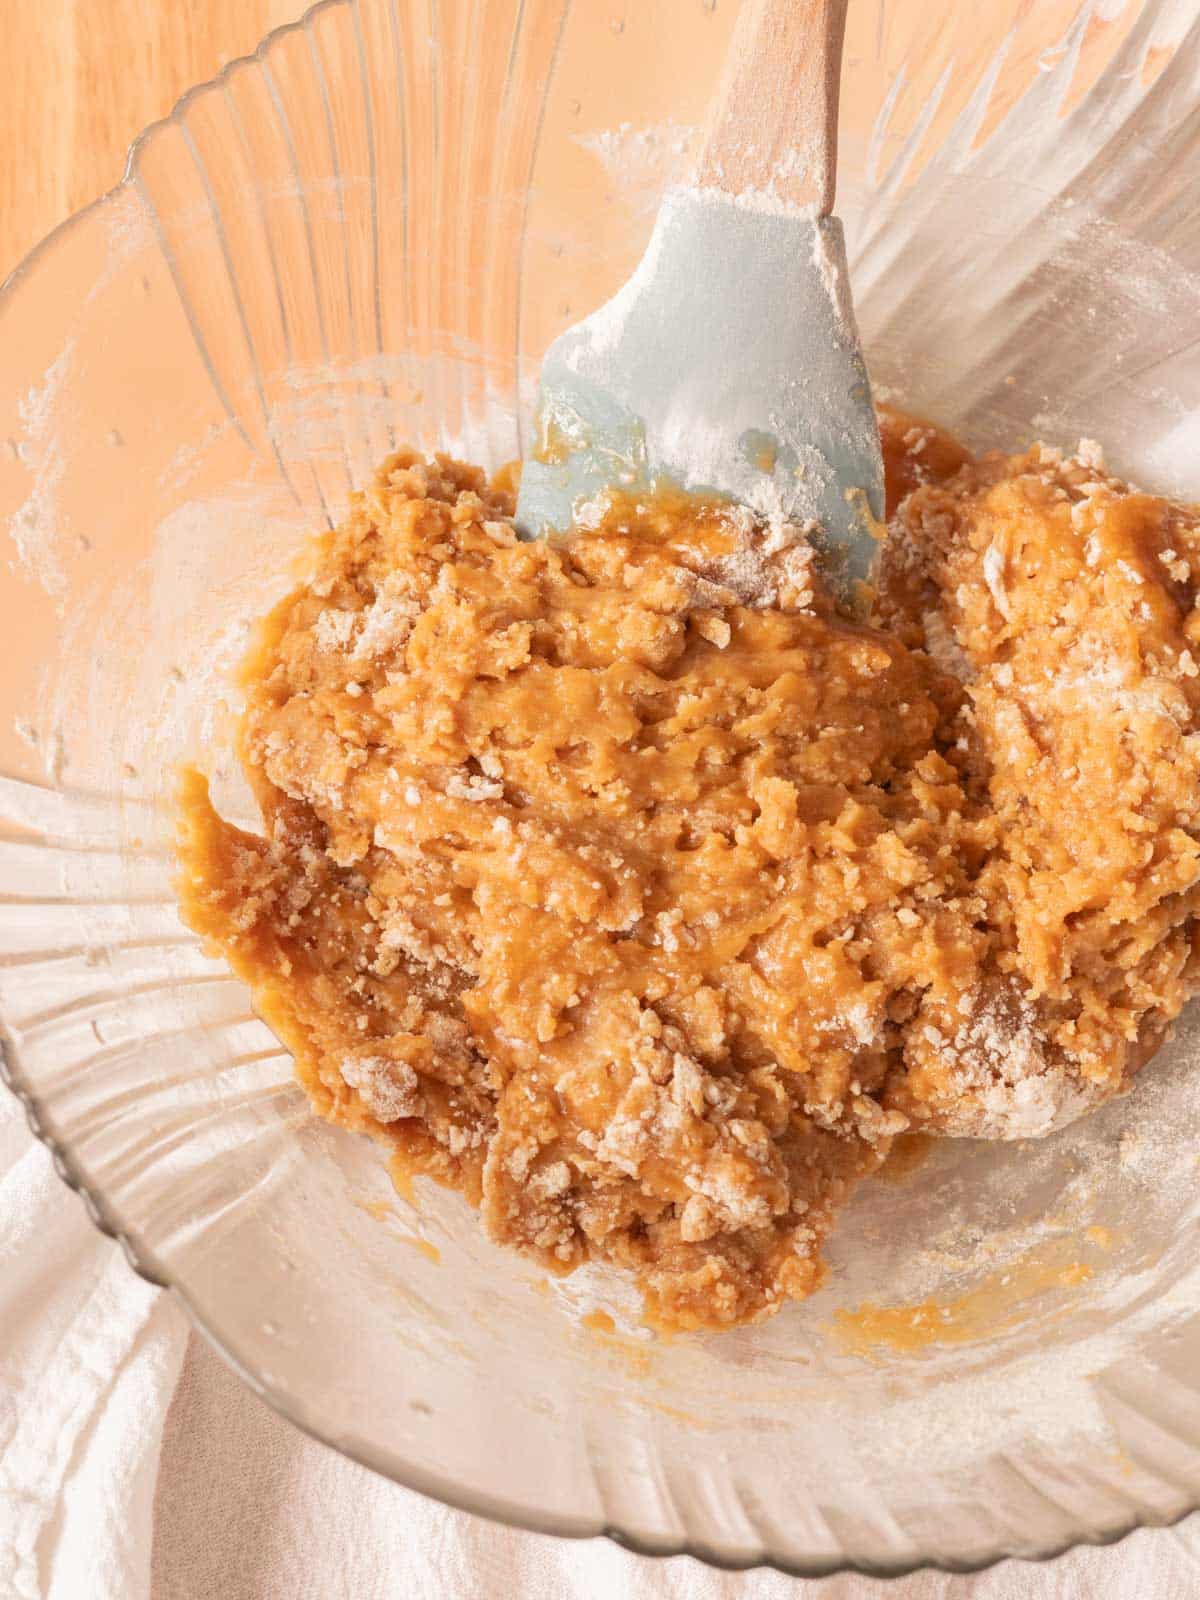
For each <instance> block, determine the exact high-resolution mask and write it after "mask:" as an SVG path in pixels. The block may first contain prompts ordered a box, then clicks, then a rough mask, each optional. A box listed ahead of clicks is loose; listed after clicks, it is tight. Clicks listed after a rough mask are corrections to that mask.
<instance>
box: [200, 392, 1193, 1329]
mask: <svg viewBox="0 0 1200 1600" xmlns="http://www.w3.org/2000/svg"><path fill="white" fill-rule="evenodd" d="M884 435H885V446H886V456H887V462H888V482H889V500H890V502H891V504H890V512H891V520H890V524H889V531H888V537H887V542H886V546H885V551H884V560H883V565H882V576H881V587H880V592H879V595H878V597H877V601H876V605H875V610H874V613H873V615H872V617H871V620H870V622H869V623H868V624H856V623H852V622H849V621H847V620H844V619H843V618H841V617H840V616H838V615H837V614H836V613H835V611H834V610H833V607H832V605H831V603H830V601H829V599H828V597H827V596H826V594H825V593H824V591H823V589H822V586H821V583H820V578H819V574H818V572H817V570H816V568H815V566H814V563H813V558H812V551H811V549H810V547H809V545H808V543H807V541H806V539H805V537H804V534H803V532H802V531H801V530H800V529H798V528H796V527H793V526H789V525H786V524H784V525H776V526H771V525H765V524H762V523H759V522H756V521H755V519H754V518H753V517H751V516H750V515H749V514H748V513H746V512H745V511H742V510H739V509H737V508H735V507H731V506H729V505H724V504H719V503H704V502H698V501H695V500H689V499H687V498H685V497H683V496H680V495H672V494H671V493H668V492H664V493H661V494H658V495H656V496H654V497H652V498H649V499H646V500H635V499H631V498H629V497H621V496H615V497H613V498H612V499H611V500H610V501H609V502H607V503H606V504H605V505H603V506H600V507H596V508H593V515H592V516H591V517H590V519H589V520H588V522H587V525H586V526H581V527H580V528H579V529H578V530H577V531H576V533H575V534H574V535H573V536H572V537H571V538H569V539H566V540H563V541H561V542H555V543H552V544H529V543H523V542H521V541H519V540H518V539H517V538H516V536H515V534H514V531H513V526H512V522H511V515H512V497H511V494H510V493H509V492H508V491H507V490H506V489H504V488H501V487H499V486H496V485H493V486H489V485H488V483H487V482H486V480H485V478H484V476H483V474H482V473H481V472H479V471H477V470H475V469H473V468H470V467H466V466H463V465H461V464H459V463H456V462H453V461H451V460H449V459H447V458H445V457H437V458H436V459H434V460H423V459H421V458H419V457H417V456H415V455H413V454H411V453H401V454H399V455H396V456H393V457H392V458H391V459H390V460H389V461H387V462H386V463H385V464H384V466H383V467H382V468H381V470H380V472H379V473H378V475H377V476H376V478H375V481H374V482H373V484H372V485H371V487H370V488H369V489H368V491H367V492H366V493H365V494H363V495H361V496H359V497H358V498H357V499H356V501H355V503H354V505H353V508H352V510H351V512H350V515H349V516H348V517H347V519H346V521H345V522H344V523H343V525H342V526H341V527H340V528H338V529H337V530H336V531H334V532H332V533H330V534H329V535H327V536H325V537H324V538H323V539H322V540H320V541H319V543H318V544H317V547H316V550H315V554H314V557H313V560H312V564H311V576H310V577H309V578H308V580H307V582H305V583H304V584H303V585H302V586H301V587H300V588H299V589H297V590H296V591H295V592H294V593H293V594H292V595H290V596H289V597H288V599H287V600H285V601H284V602H283V604H282V605H280V606H279V607H278V608H277V609H276V610H275V611H274V612H273V613H272V615H271V616H270V617H269V618H268V619H267V620H266V622H265V623H264V624H263V626H262V628H261V630H260V635H259V638H258V640H257V643H256V645H255V647H254V649H253V652H252V654H251V656H250V658H249V659H248V660H247V662H246V664H245V668H244V672H243V683H244V687H245V692H246V710H245V714H244V718H243V721H242V727H241V749H240V753H241V757H242V760H243V762H244V765H245V769H246V772H247V774H248V776H249V778H250V781H251V783H252V785H253V788H254V791H255V794H256V796H257V799H258V802H259V805H260V807H261V810H262V816H263V831H262V833H261V835H260V834H250V833H246V832H243V831H240V830H239V829H237V828H234V827H232V826H231V825H229V824H228V823H226V822H224V821H222V819H221V818H220V817H219V816H218V815H217V813H216V812H215V811H214V809H213V808H212V806H211V804H210V802H209V799H208V795H207V789H206V785H205V783H204V780H203V779H202V778H201V777H200V776H199V775H198V774H196V773H191V774H189V775H188V777H187V779H186V782H185V794H184V809H183V821H182V827H181V858H182V863H183V870H182V875H181V893H182V901H183V907H184V914H185V916H186V918H187V920H188V921H189V922H190V924H191V925H192V926H193V927H194V928H195V929H196V930H198V931H199V932H200V933H202V934H203V935H205V937H206V938H207V939H208V940H209V941H210V942H211V944H212V946H213V947H215V948H216V949H218V950H220V951H222V952H224V954H225V955H226V956H227V957H228V959H229V961H230V963H231V965H232V966H233V967H234V969H235V970H236V971H237V972H238V973H239V974H240V975H241V976H243V977H244V978H245V979H246V980H247V981H248V982H249V983H250V985H251V987H252V988H253V990H254V993H255V996H256V1002H257V1004H258V1006H259V1009H260V1011H261V1012H262V1014H263V1015H264V1016H265V1017H266V1018H267V1020H268V1021H269V1022H270V1023H271V1024H272V1026H273V1027H274V1028H275V1029H276V1031H277V1032H278V1033H279V1035H280V1037H281V1038H282V1039H283V1040H284V1041H285V1042H286V1043H287V1045H288V1046H289V1048H290V1049H291V1050H292V1052H293V1053H294V1055H295V1059H296V1064H297V1070H298V1073H299V1075H300V1078H301V1080H302V1082H303V1083H304V1084H305V1087H306V1088H307V1090H308V1092H309V1094H310V1096H311V1098H312V1100H313V1103H314V1104H315V1106H316V1108H317V1109H318V1111H320V1112H321V1113H322V1114H323V1115H325V1116H327V1117H330V1118H331V1119H333V1120H335V1121H337V1122H339V1123H342V1124H344V1125H346V1126H348V1127H351V1128H356V1129H361V1130H364V1131H366V1132H369V1133H371V1134H374V1135H375V1136H376V1137H378V1138H380V1139H382V1140H384V1141H386V1142H387V1143H388V1144H389V1145H390V1146H391V1147H392V1148H393V1150H394V1152H395V1154H396V1156H397V1158H398V1161H399V1163H400V1165H401V1167H402V1168H403V1169H405V1170H407V1171H408V1172H411V1173H421V1174H426V1175H428V1176H430V1177H432V1178H435V1179H436V1180H438V1181H439V1182H441V1183H445V1184H449V1185H453V1186H454V1187H456V1188H459V1189H461V1190H462V1191H463V1192H464V1193H465V1194H466V1195H467V1197H468V1198H469V1199H470V1200H471V1201H472V1202H473V1203H475V1204H477V1205H478V1206H479V1207H480V1210H481V1212H482V1216H483V1222H484V1226H485V1227H486V1228H487V1230H488V1232H489V1233H490V1234H491V1236H492V1237H493V1238H495V1239H497V1240H499V1241H501V1242H503V1243H506V1244H510V1245H513V1246H515V1247H516V1248H518V1249H520V1250H522V1251H524V1252H525V1253H526V1254H528V1255H531V1256H533V1257H535V1258H536V1259H538V1260H539V1261H541V1262H543V1263H544V1264H545V1265H546V1267H548V1268H549V1269H550V1270H552V1271H555V1272H567V1271H570V1270H571V1269H572V1268H573V1267H575V1266H576V1265H578V1264H579V1263H580V1262H582V1261H584V1260H585V1259H588V1258H589V1257H591V1258H602V1259H605V1260H608V1261H610V1262H613V1263H615V1264H617V1265H618V1266H619V1267H621V1268H624V1269H625V1270H627V1271H628V1272H629V1273H631V1274H632V1275H633V1276H634V1278H635V1279H636V1281H637V1282H638V1284H639V1285H640V1287H641V1289H642V1292H643V1294H644V1297H645V1302H646V1309H647V1315H648V1317H649V1318H650V1320H651V1321H654V1322H657V1323H658V1324H660V1325H665V1326H670V1327H677V1328H679V1327H682V1328H695V1327H701V1326H704V1327H728V1326H731V1325H734V1324H737V1323H742V1322H747V1321H753V1320H756V1319H758V1318H761V1317H764V1316H767V1315H769V1314H770V1313H772V1312H774V1311H776V1310H777V1309H778V1308H779V1306H780V1305H781V1304H782V1303H783V1302H785V1301H786V1300H788V1299H789V1298H793V1299H795V1298H802V1297H804V1296H805V1295H807V1294H809V1293H811V1292H812V1290H813V1289H814V1288H815V1287H816V1286H817V1285H818V1284H819V1282H820V1279H821V1264H820V1246H821V1241H822V1239H823V1237H824V1235H825V1234H826V1232H827V1231H828V1229H829V1227H830V1224H831V1220H832V1217H833V1215H834V1213H835V1211H836V1210H837V1208H838V1206H839V1205H840V1204H842V1203H843V1201H844V1200H845V1198H846V1197H847V1195H848V1194H849V1192H850V1191H851V1189H852V1187H853V1185H854V1184H855V1183H856V1182H857V1181H858V1180H859V1179H860V1178H862V1177H863V1176H864V1175H866V1174H868V1173H870V1172H872V1171H873V1170H874V1169H875V1168H877V1167H878V1166H879V1164H880V1163H881V1162H882V1161H883V1160H884V1158H885V1157H886V1155H887V1152H888V1149H889V1146H890V1143H891V1141H892V1139H893V1138H894V1137H895V1136H896V1135H897V1134H899V1133H901V1132H902V1131H904V1130H906V1129H909V1128H919V1129H923V1130H924V1131H926V1132H942V1133H950V1134H970V1135H974V1136H982V1137H992V1138H1009V1137H1019V1136H1030V1135H1039V1134H1043V1133H1046V1132H1048V1131H1049V1130H1050V1129H1052V1128H1054V1127H1056V1126H1059V1125H1061V1124H1062V1123H1063V1122H1064V1121H1066V1120H1069V1119H1070V1118H1071V1117H1073V1116H1075V1115H1078V1114H1079V1112H1080V1111H1082V1110H1084V1109H1086V1108H1087V1107H1088V1106H1090V1105H1092V1104H1095V1103H1097V1102H1098V1101H1100V1100H1102V1099H1104V1098H1106V1097H1108V1096H1109V1095H1111V1094H1113V1093H1115V1092H1117V1091H1119V1090H1120V1089H1121V1088H1122V1087H1124V1086H1125V1085H1126V1084H1127V1083H1128V1080H1129V1077H1130V1075H1131V1073H1132V1072H1133V1071H1134V1070H1135V1069H1136V1067H1137V1066H1138V1065H1139V1064H1140V1063H1141V1061H1142V1060H1143V1059H1144V1058H1145V1056H1146V1055H1147V1054H1148V1053H1150V1052H1151V1051H1152V1050H1153V1048H1154V1047H1155V1045H1156V1044H1157V1042H1158V1041H1159V1040H1160V1039H1161V1038H1162V1036H1163V1033H1164V1031H1165V1030H1166V1028H1167V1027H1168V1025H1169V1023H1170V1020H1171V1019H1172V1018H1173V1017H1174V1016H1175V1015H1176V1014H1177V1013H1178V1011H1179V1009H1180V1008H1181V1007H1182V1005H1183V1004H1184V1003H1185V1001H1186V1000H1187V999H1188V997H1189V996H1190V994H1191V993H1192V992H1193V990H1194V989H1195V988H1196V987H1197V959H1196V945H1197V940H1196V932H1195V916H1196V912H1197V908H1198V906H1200V889H1197V880H1198V878H1200V843H1198V820H1200V819H1198V810H1200V789H1198V785H1197V773H1198V764H1197V726H1198V724H1197V712H1198V709H1200V681H1198V676H1197V674H1198V667H1197V661H1196V657H1195V656H1194V655H1193V652H1194V651H1196V652H1197V653H1200V648H1198V642H1197V634H1198V632H1200V620H1198V615H1197V613H1196V611H1195V610H1194V601H1195V596H1196V589H1197V572H1198V563H1200V534H1198V522H1197V516H1196V513H1195V512H1194V511H1193V510H1191V509H1189V508H1185V507H1180V506H1176V505H1171V504H1169V503H1167V502H1165V501H1163V500H1161V499H1157V498H1154V497H1152V496H1149V495H1143V494H1139V493H1136V492H1134V491H1132V490H1131V489H1129V488H1128V487H1127V486H1126V485H1125V484H1123V483H1121V482H1118V481H1117V480H1116V479H1114V478H1112V477H1110V476H1109V475H1108V474H1107V473H1106V472H1105V471H1104V468H1103V465H1102V462H1101V459H1100V456H1099V452H1098V450H1097V449H1096V448H1095V447H1094V446H1092V445H1090V444H1084V445H1082V446H1081V447H1080V449H1079V451H1078V453H1077V454H1076V455H1074V456H1072V457H1064V456H1062V455H1061V454H1059V453H1058V452H1057V451H1054V450H1051V449H1048V448H1046V447H1045V446H1035V447H1034V448H1033V449H1032V450H1030V451H1028V452H1026V453H1024V454H1021V455H1016V456H1002V455H991V456H985V457H983V458H982V459H979V460H975V459H973V458H972V457H970V456H969V455H968V454H967V453H966V452H965V451H964V450H963V449H962V448H961V447H960V446H958V445H957V444H956V443H955V442H954V441H953V440H952V439H950V438H948V437H947V436H946V435H945V434H942V433H940V432H939V431H938V430H936V429H934V428H931V427H928V426H926V425H923V424H920V423H915V422H913V421H911V420H910V419H907V418H903V417H899V416H894V415H891V414H888V415H886V416H885V418H884Z"/></svg>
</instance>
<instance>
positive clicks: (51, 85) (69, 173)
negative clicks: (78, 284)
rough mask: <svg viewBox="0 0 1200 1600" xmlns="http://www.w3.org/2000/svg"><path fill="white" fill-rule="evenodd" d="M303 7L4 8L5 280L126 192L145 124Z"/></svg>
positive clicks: (10, 3)
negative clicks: (73, 223)
mask: <svg viewBox="0 0 1200 1600" xmlns="http://www.w3.org/2000/svg"><path fill="white" fill-rule="evenodd" d="M305 5H306V0H0V38H3V40H4V45H5V49H4V86H3V92H2V93H0V277H3V276H4V275H5V274H6V273H8V272H9V271H10V270H11V268H12V267H14V266H15V265H16V264H17V262H18V261H19V260H20V259H21V257H22V256H23V255H24V254H25V252H26V251H27V250H28V249H30V247H31V246H32V245H35V244H36V243H37V241H38V240H39V239H40V238H41V237H42V236H43V235H44V234H46V233H48V232H49V230H50V229H51V228H53V227H54V226H55V225H56V224H57V223H59V222H61V221H62V220H63V218H64V217H67V216H69V215H70V213H71V212H72V211H75V210H77V209H78V208H79V207H80V206H82V205H86V204H87V202H88V201H89V200H93V199H95V197H96V196H97V195H98V194H102V193H103V192H104V190H105V189H108V188H111V187H112V185H113V184H114V183H116V182H117V180H118V179H119V178H120V176H121V173H122V171H123V170H124V165H125V152H126V150H127V149H128V147H129V144H130V141H131V140H132V139H134V138H135V137H136V135H137V134H138V133H140V132H141V130H142V129H143V128H144V127H145V126H146V124H147V123H149V122H153V121H154V119H155V118H156V117H161V116H163V115H164V113H166V112H167V111H169V110H170V109H171V107H172V105H173V104H174V103H175V101H176V100H177V99H178V98H179V96H180V95H181V94H183V93H184V91H185V90H187V89H189V88H191V86H192V85H193V84H195V83H200V82H202V81H203V80H204V79H205V78H211V77H212V75H213V73H215V72H217V71H219V70H220V68H221V67H222V66H224V65H225V63H226V62H227V61H229V60H231V59H232V58H233V57H234V56H239V55H244V54H245V53H246V52H247V51H249V50H253V49H254V47H255V45H256V44H257V43H258V41H259V40H260V39H261V38H262V36H263V35H264V34H265V33H267V32H269V31H270V29H272V28H274V27H277V26H278V25H279V24H280V23H283V22H290V21H291V20H292V19H293V18H294V17H296V16H298V15H299V14H300V12H301V11H303V10H304V9H305ZM85 19H86V21H85Z"/></svg>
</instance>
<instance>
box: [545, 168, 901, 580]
mask: <svg viewBox="0 0 1200 1600" xmlns="http://www.w3.org/2000/svg"><path fill="white" fill-rule="evenodd" d="M663 480H665V481H667V482H670V483H673V484H676V485H678V486H680V487H682V488H684V489H688V490H692V491H696V492H702V493H714V494H718V495H724V496H728V497H729V498H731V499H733V500H735V501H738V502H740V503H741V504H743V505H746V506H748V507H750V508H751V509H752V510H753V511H756V512H758V513H760V514H761V515H762V516H764V517H766V518H769V519H771V520H775V519H776V518H783V519H786V520H788V521H792V522H799V523H802V524H813V525H814V526H815V529H816V532H815V533H814V535H813V539H814V543H815V544H816V545H817V546H818V548H819V549H820V550H822V552H823V560H824V563H825V567H826V571H827V574H828V577H829V580H830V582H831V583H832V584H833V586H834V589H835V592H837V593H838V594H839V596H840V597H841V598H843V599H850V598H852V597H853V595H854V593H855V585H856V582H858V581H862V580H869V579H870V576H871V573H872V570H873V567H874V563H875V558H876V554H877V551H878V541H877V538H876V536H875V534H874V532H873V531H872V524H873V522H874V523H875V524H877V523H878V521H879V520H880V519H881V518H882V515H883V466H882V461H881V458H880V448H879V431H878V427H877V424H876V420H875V411H874V407H873V406H872V403H871V390H870V384H869V381H868V378H867V370H866V366H865V364H864V362H863V358H862V351H861V349H860V347H859V342H858V332H857V328H856V326H855V322H854V313H853V308H852V305H851V300H850V290H849V280H848V275H847V270H846V254H845V247H844V244H843V239H842V229H841V224H840V223H839V222H838V221H837V219H836V218H834V217H820V218H812V217H807V216H803V215H797V214H795V213H792V214H787V213H785V212H783V211H782V210H768V209H761V210H760V209H754V208H752V207H751V206H749V205H746V204H744V203H742V202H740V201H735V200H732V199H730V198H729V197H727V196H725V195H723V194H721V193H720V192H718V191H709V190H697V189H679V190H676V191H673V192H672V193H671V194H670V195H668V197H667V199H666V201H665V202H664V204H663V207H662V210H661V211H660V212H659V216H658V220H657V223H656V225H655V228H654V232H653V234H652V235H651V239H650V243H649V246H648V247H647V250H646V253H645V255H644V256H643V258H642V260H641V263H640V264H639V266H638V268H637V270H636V271H635V272H634V274H633V276H632V278H630V280H629V282H628V283H626V284H625V286H624V287H623V288H622V289H621V290H620V291H619V292H618V293H617V294H616V295H615V296H614V297H613V299H612V300H610V301H609V302H608V303H607V305H604V306H601V307H600V309H599V310H598V311H596V312H594V313H593V314H592V315H591V316H590V317H588V318H586V319H585V320H584V321H583V322H581V323H579V324H578V325H577V326H575V327H573V328H570V329H569V330H568V331H567V332H566V333H564V334H563V335H562V336H561V337H560V338H559V339H557V340H556V341H555V343H554V344H553V345H551V347H550V349H549V351H548V352H547V354H546V358H545V361H544V363H543V366H542V375H541V390H540V395H539V401H538V416H537V444H536V446H535V449H534V452H533V455H532V457H531V458H529V459H527V460H526V461H525V464H524V467H523V470H522V476H521V491H520V497H519V500H518V505H517V521H518V524H519V526H520V527H521V529H522V531H523V532H524V533H525V534H526V535H527V536H529V537H533V538H536V537H539V536H543V535H545V534H547V533H548V532H550V531H552V530H565V529H567V528H569V527H570V526H571V524H572V522H573V520H574V516H575V509H576V507H577V505H578V504H580V503H581V502H582V501H586V500H589V499H591V498H593V497H594V496H596V495H598V494H600V493H602V492H603V491H604V490H605V489H608V488H610V487H615V488H623V489H630V490H635V491H637V490H647V489H649V488H651V487H652V486H653V485H654V484H655V483H656V482H660V481H663Z"/></svg>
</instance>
